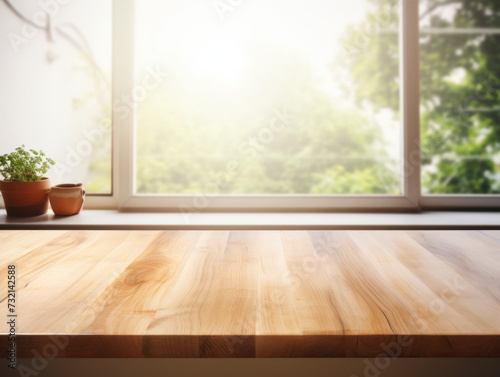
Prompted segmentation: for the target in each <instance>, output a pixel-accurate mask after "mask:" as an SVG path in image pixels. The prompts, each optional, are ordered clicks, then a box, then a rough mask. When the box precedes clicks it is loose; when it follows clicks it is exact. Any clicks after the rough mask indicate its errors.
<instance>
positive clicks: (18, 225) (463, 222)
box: [0, 210, 500, 230]
mask: <svg viewBox="0 0 500 377" xmlns="http://www.w3.org/2000/svg"><path fill="white" fill-rule="evenodd" d="M0 229H111V230H112V229H141V230H145V229H151V230H157V229H243V230H244V229H248V230H251V229H500V212H438V211H432V212H422V213H195V214H193V213H191V214H185V213H130V212H128V213H123V212H117V211H113V210H84V211H82V213H80V214H79V215H75V216H68V217H60V216H54V215H53V214H52V213H51V212H50V213H49V214H46V215H42V216H38V217H31V218H15V217H7V215H6V213H5V210H0Z"/></svg>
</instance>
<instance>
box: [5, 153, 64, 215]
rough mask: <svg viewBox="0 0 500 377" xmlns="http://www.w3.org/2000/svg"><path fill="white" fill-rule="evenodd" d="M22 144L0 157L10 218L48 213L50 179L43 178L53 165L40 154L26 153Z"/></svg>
mask: <svg viewBox="0 0 500 377" xmlns="http://www.w3.org/2000/svg"><path fill="white" fill-rule="evenodd" d="M24 148H25V147H24V145H22V146H21V147H18V148H16V150H15V151H14V152H12V153H9V154H4V155H3V156H0V174H1V175H2V176H3V177H4V180H0V191H1V192H2V197H3V201H4V204H5V209H6V210H7V215H9V216H20V217H25V216H38V215H42V214H44V213H46V212H47V209H48V205H49V192H50V188H51V183H50V179H48V178H47V177H44V176H43V175H44V174H45V173H47V171H48V170H49V168H50V166H51V165H54V164H55V162H54V161H53V160H52V159H50V158H48V157H46V156H45V153H43V151H36V150H34V149H30V150H25V149H24Z"/></svg>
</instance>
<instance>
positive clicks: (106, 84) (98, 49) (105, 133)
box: [0, 0, 112, 195]
mask: <svg viewBox="0 0 500 377" xmlns="http://www.w3.org/2000/svg"><path fill="white" fill-rule="evenodd" d="M111 11H112V9H111V1H102V0H85V1H84V0H72V1H71V2H68V1H66V0H65V1H63V0H59V1H55V0H53V1H44V0H40V1H16V0H4V1H2V2H0V30H1V31H0V35H1V36H2V37H1V38H0V51H1V55H2V59H0V77H1V83H2V90H0V130H1V132H0V153H2V154H4V153H8V152H11V151H12V150H14V148H16V147H18V146H20V145H22V144H25V145H26V146H27V147H28V148H35V149H42V150H44V151H45V152H46V153H47V155H49V156H50V157H52V158H53V159H54V160H55V161H56V162H57V164H56V165H55V167H54V168H53V169H52V170H51V171H50V175H49V176H50V178H52V180H53V181H54V182H55V183H63V182H84V183H85V187H86V190H87V192H88V193H89V194H101V195H103V194H108V195H109V194H111V192H112V187H111Z"/></svg>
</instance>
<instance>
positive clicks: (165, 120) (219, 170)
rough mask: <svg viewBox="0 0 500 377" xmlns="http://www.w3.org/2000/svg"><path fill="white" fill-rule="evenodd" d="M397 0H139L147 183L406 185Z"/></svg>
mask: <svg viewBox="0 0 500 377" xmlns="http://www.w3.org/2000/svg"><path fill="white" fill-rule="evenodd" d="M395 4H397V2H396V1H382V0H381V1H370V0H351V1H348V2H346V1H343V0H342V1H340V0H339V1H332V0H314V1H311V0H307V1H305V0H296V1H285V0H274V1H264V0H254V1H251V2H244V1H242V2H236V1H227V0H220V1H208V2H207V1H201V0H192V1H172V0H170V1H168V0H167V1H165V0H141V1H138V2H137V4H136V11H137V20H136V40H135V53H136V87H135V90H134V95H133V101H134V104H136V105H137V129H136V134H137V140H136V150H137V154H136V168H137V169H136V172H137V173H136V191H137V193H139V194H146V193H154V194H168V193H172V194H187V193H190V194H195V193H228V194H400V178H399V173H398V172H399V166H400V160H399V155H400V153H399V148H400V142H399V139H400V135H401V132H400V125H399V114H398V110H399V50H398V38H399V36H398V9H397V6H396V5H395ZM123 111H124V112H125V111H126V109H123Z"/></svg>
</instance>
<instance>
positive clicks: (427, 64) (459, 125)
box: [345, 0, 500, 194]
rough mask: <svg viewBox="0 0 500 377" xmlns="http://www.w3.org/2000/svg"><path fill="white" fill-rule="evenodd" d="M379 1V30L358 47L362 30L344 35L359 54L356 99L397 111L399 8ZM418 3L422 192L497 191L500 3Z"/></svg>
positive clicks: (352, 63) (353, 68)
mask: <svg viewBox="0 0 500 377" xmlns="http://www.w3.org/2000/svg"><path fill="white" fill-rule="evenodd" d="M374 3H376V4H377V5H378V6H379V10H378V12H375V13H373V14H371V15H370V17H368V19H367V23H368V24H371V25H375V26H378V27H379V29H378V30H377V32H376V33H372V34H371V35H368V36H367V35H366V34H365V35H364V38H363V35H362V37H361V40H362V41H361V42H359V39H360V37H359V30H350V31H349V32H347V33H346V36H345V39H346V40H347V41H349V40H350V41H354V42H352V43H351V45H348V46H350V47H353V48H351V50H352V51H354V52H355V53H353V54H351V55H350V57H349V59H348V62H349V68H350V72H351V74H352V78H353V80H354V82H355V85H356V89H355V91H354V92H355V95H356V97H357V99H358V101H363V100H368V101H370V102H371V103H373V104H374V105H375V106H377V107H379V108H382V107H389V108H391V109H393V111H395V112H397V111H398V106H399V78H398V71H397V65H398V61H399V60H398V49H399V47H398V36H397V33H396V30H397V24H398V13H397V4H396V2H394V1H391V0H380V1H374ZM420 5H421V11H420V20H421V33H420V98H421V100H420V107H421V154H422V186H423V187H422V188H423V192H428V193H457V194H458V193H461V194H462V193H476V194H479V193H481V194H489V193H500V158H499V153H500V106H499V91H498V89H499V88H500V77H499V76H500V48H499V47H500V33H499V31H500V2H499V1H496V0H454V1H453V0H451V1H449V0H423V1H421V2H420ZM387 9H390V10H391V11H390V12H389V13H390V14H391V15H392V16H391V17H389V21H388V22H385V24H382V23H381V22H380V20H381V16H380V14H381V12H382V11H386V10H387ZM374 20H375V21H374ZM384 20H386V19H384V18H382V21H384ZM474 28H478V29H488V31H491V32H484V31H482V30H478V31H477V32H473V29H474ZM439 29H441V31H440V30H439ZM356 38H357V39H356ZM356 41H357V45H356V43H355V42H356Z"/></svg>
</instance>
